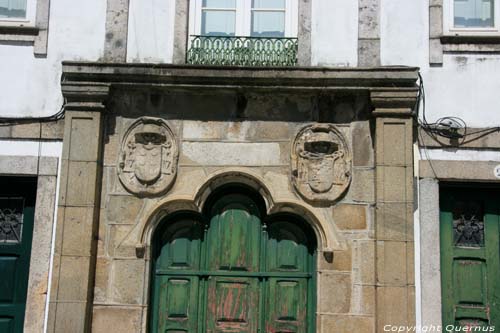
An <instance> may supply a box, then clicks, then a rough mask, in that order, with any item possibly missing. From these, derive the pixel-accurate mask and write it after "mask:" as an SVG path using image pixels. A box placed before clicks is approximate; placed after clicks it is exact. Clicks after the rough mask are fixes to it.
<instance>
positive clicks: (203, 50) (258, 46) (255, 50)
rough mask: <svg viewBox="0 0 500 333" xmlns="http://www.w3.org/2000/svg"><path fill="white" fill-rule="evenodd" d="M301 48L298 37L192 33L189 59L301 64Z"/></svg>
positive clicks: (257, 64)
mask: <svg viewBox="0 0 500 333" xmlns="http://www.w3.org/2000/svg"><path fill="white" fill-rule="evenodd" d="M297 50H298V39H297V38H286V37H229V36H223V37H218V36H191V38H190V43H189V48H188V52H187V63H188V64H194V65H211V66H250V67H266V66H275V67H277V66H279V67H291V66H296V65H297Z"/></svg>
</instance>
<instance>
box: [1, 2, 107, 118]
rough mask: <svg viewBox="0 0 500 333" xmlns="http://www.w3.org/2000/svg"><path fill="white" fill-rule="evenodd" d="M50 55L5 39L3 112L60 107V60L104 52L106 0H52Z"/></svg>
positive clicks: (42, 112)
mask: <svg viewBox="0 0 500 333" xmlns="http://www.w3.org/2000/svg"><path fill="white" fill-rule="evenodd" d="M49 20H50V21H49V22H50V23H49V42H48V55H47V57H46V58H35V56H34V54H33V46H30V45H23V44H21V43H13V42H10V43H9V42H0V87H1V89H0V91H1V92H0V96H1V102H0V117H40V116H49V115H52V114H54V113H56V112H58V111H59V110H60V109H61V106H62V104H63V101H62V97H61V86H60V80H61V72H62V71H61V62H62V61H63V60H88V61H96V60H99V58H101V57H102V55H103V48H104V37H105V22H106V1H103V0H85V1H78V0H51V4H50V19H49Z"/></svg>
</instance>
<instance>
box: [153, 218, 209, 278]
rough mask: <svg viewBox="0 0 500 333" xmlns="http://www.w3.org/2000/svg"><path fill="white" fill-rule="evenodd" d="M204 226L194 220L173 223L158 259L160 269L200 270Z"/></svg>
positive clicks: (167, 232) (164, 239)
mask: <svg viewBox="0 0 500 333" xmlns="http://www.w3.org/2000/svg"><path fill="white" fill-rule="evenodd" d="M202 232H203V231H202V226H201V225H200V224H199V223H198V222H196V221H192V220H182V221H178V222H176V223H174V224H172V225H171V226H170V227H169V228H167V230H166V231H165V233H164V236H163V241H162V242H164V243H165V246H163V247H162V248H161V252H160V255H159V257H158V260H157V261H156V267H155V269H156V270H157V271H158V270H160V271H161V270H173V271H177V270H179V271H183V270H198V269H199V268H200V246H201V239H202Z"/></svg>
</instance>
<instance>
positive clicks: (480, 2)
mask: <svg viewBox="0 0 500 333" xmlns="http://www.w3.org/2000/svg"><path fill="white" fill-rule="evenodd" d="M453 10H454V26H455V27H456V28H487V27H493V26H494V22H493V0H454V6H453Z"/></svg>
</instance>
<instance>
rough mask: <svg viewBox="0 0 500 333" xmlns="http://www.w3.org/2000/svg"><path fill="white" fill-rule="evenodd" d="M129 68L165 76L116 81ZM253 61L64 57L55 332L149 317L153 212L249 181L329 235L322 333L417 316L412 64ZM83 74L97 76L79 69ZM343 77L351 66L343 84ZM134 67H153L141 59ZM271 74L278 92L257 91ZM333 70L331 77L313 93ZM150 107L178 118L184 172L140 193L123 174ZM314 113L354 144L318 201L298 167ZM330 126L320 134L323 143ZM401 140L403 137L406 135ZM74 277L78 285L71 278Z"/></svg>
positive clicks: (321, 255) (187, 205)
mask: <svg viewBox="0 0 500 333" xmlns="http://www.w3.org/2000/svg"><path fill="white" fill-rule="evenodd" d="M128 71H135V72H136V73H141V72H142V73H144V72H148V71H149V73H148V74H147V75H148V77H150V78H151V77H156V78H155V79H154V80H155V82H157V81H163V84H164V85H163V86H154V85H153V84H151V86H148V88H147V89H141V90H133V89H132V90H131V89H128V88H120V87H119V85H116V82H122V81H123V82H125V80H127V78H128V77H129V76H127V75H126V73H127V72H128ZM107 73H113V74H107ZM229 74H231V76H232V78H231V79H229V78H228V76H227V75H229ZM246 74H248V72H247V71H246V70H239V72H238V71H236V70H230V69H228V70H220V71H219V72H217V74H215V75H214V72H212V71H204V70H199V69H196V68H190V67H168V66H166V67H163V68H153V67H147V66H145V67H144V68H142V69H140V70H138V69H137V67H136V68H130V67H126V66H117V67H113V66H112V65H105V66H102V65H99V64H76V63H75V64H72V63H67V64H66V65H65V81H64V82H65V83H64V85H63V92H64V94H65V95H66V96H67V99H68V104H67V109H66V112H67V117H66V128H65V139H64V150H63V171H62V172H63V173H62V178H63V180H64V182H63V184H64V187H63V188H64V189H63V190H62V192H61V197H60V202H59V214H60V218H59V220H58V230H60V232H58V235H57V237H58V239H57V242H56V244H58V245H57V249H56V256H57V264H56V266H55V269H56V272H55V274H54V279H53V288H54V289H53V290H57V291H58V292H57V293H54V294H53V297H52V298H51V307H50V312H49V315H50V316H49V331H51V332H69V331H75V332H76V331H88V330H92V331H93V332H106V331H109V330H115V329H116V328H117V327H120V328H121V329H122V330H126V331H131V332H145V331H146V330H147V327H148V314H149V312H150V311H151V309H150V303H149V302H150V294H149V288H150V287H149V283H150V279H151V276H150V251H151V237H152V234H153V233H154V230H155V228H156V226H157V225H158V223H159V222H160V221H161V220H162V218H163V217H165V216H167V215H168V214H172V213H173V212H176V211H181V210H184V211H185V210H190V211H195V212H197V211H201V209H202V207H203V204H204V201H205V199H206V198H207V197H208V195H209V193H211V192H212V191H214V190H216V189H217V188H218V187H219V186H221V185H223V184H227V183H240V184H245V185H247V186H249V187H252V188H254V189H255V190H256V191H258V192H259V193H261V195H262V196H263V197H264V200H265V202H266V205H267V207H266V209H267V210H268V212H269V213H276V212H294V213H296V214H298V215H300V216H302V217H304V218H305V219H306V221H308V222H309V223H310V225H311V226H312V229H313V230H314V232H315V234H316V237H317V241H318V249H317V251H318V261H317V272H316V274H317V290H316V293H317V304H316V325H317V331H318V332H332V331H334V332H350V331H353V330H356V331H359V332H375V331H379V330H380V327H382V326H383V325H384V324H387V323H395V324H402V325H411V324H412V323H414V306H413V304H414V278H413V276H414V273H413V238H412V233H411V231H410V230H412V224H413V218H412V209H413V207H412V202H413V197H412V191H411V189H412V181H413V178H412V170H413V166H412V163H413V160H412V149H413V148H412V147H413V120H412V118H411V109H410V107H411V105H412V104H413V103H414V102H415V98H416V92H417V90H416V87H415V86H414V82H415V79H416V72H415V70H414V69H410V68H397V69H396V68H395V69H390V70H384V69H380V70H379V71H366V72H358V71H356V72H351V71H345V70H330V71H328V72H324V71H311V70H308V71H307V72H301V71H286V70H285V71H281V72H280V71H272V72H269V71H255V70H252V76H253V78H251V77H249V76H246ZM86 76H89V77H90V76H92V77H99V79H98V80H96V81H94V82H93V83H90V82H88V81H86V80H85V81H86V82H85V83H83V84H80V83H78V82H79V81H80V80H81V79H82V78H84V77H86ZM259 76H260V79H259V80H260V82H259V84H255V83H256V82H255V77H259ZM339 76H342V77H344V78H345V77H348V79H347V80H345V81H344V82H345V85H343V86H339V87H336V82H337V80H338V77H339ZM274 77H280V78H281V79H280V80H279V81H276V80H274V79H273V78H274ZM396 78H398V80H395V79H396ZM134 79H135V80H139V81H142V80H144V78H143V77H142V76H141V74H137V75H135V76H134ZM219 80H223V81H224V83H225V87H224V88H220V87H219V82H218V81H219ZM267 80H269V81H271V80H272V82H273V87H272V89H273V90H276V92H269V91H260V87H261V86H263V85H264V86H265V85H266V81H267ZM146 81H147V79H146ZM169 81H176V82H179V81H183V82H184V83H185V84H188V85H193V87H192V88H190V89H186V88H184V87H177V86H176V85H169V84H168V82H169ZM325 82H328V84H329V85H330V86H331V87H332V90H331V91H330V92H329V93H327V94H325V93H322V94H318V92H319V91H320V90H323V89H324V83H325ZM395 82H399V83H398V84H399V86H397V87H395V86H394V85H395ZM401 82H403V83H401ZM143 83H144V81H143ZM241 85H245V86H247V87H248V88H246V89H244V90H242V89H240V88H237V87H240V86H241ZM306 86H307V87H308V88H307V89H306V88H305V87H306ZM316 86H317V87H318V88H317V89H316V88H315V87H316ZM388 86H389V87H388ZM349 87H352V89H348V88H349ZM143 88H144V87H143ZM291 91H293V93H291ZM104 105H106V107H104ZM144 116H147V117H153V118H143V117H144ZM141 119H160V120H154V121H155V122H156V124H160V125H159V126H160V127H161V126H163V125H161V124H162V122H164V124H168V128H169V131H171V132H169V134H168V135H172V138H171V139H169V140H170V141H171V142H172V143H175V144H178V147H179V159H178V167H177V176H176V178H175V180H173V179H171V180H172V184H171V187H166V192H157V193H149V195H142V193H141V192H135V191H131V190H130V188H127V183H126V182H124V181H123V180H122V181H120V177H121V174H120V171H119V170H120V168H123V163H124V162H123V161H124V160H123V153H124V149H125V151H126V150H127V149H128V148H124V147H128V146H127V144H125V146H124V143H128V142H129V140H130V137H131V136H130V134H131V133H134V129H135V128H138V127H137V126H138V125H137V124H140V123H142V122H144V121H143V120H141ZM304 128H305V129H306V130H307V129H309V128H313V129H316V130H319V131H320V133H324V134H327V136H328V138H330V139H331V141H328V140H327V142H328V143H330V142H333V143H332V145H331V146H329V145H328V144H327V146H328V147H329V148H328V147H327V148H328V149H330V148H332V147H334V146H335V149H336V151H343V155H342V157H341V158H342V163H343V164H342V166H341V168H340V169H339V170H340V173H341V174H343V175H344V176H346V175H348V179H346V178H345V177H344V178H342V179H343V180H344V182H343V183H342V185H340V186H342V190H341V191H338V192H337V193H336V194H335V196H334V198H333V200H330V201H329V200H327V201H324V200H318V201H315V200H307V198H304V193H301V192H300V188H297V186H294V181H293V177H294V175H293V167H292V168H291V167H290V166H291V165H293V163H292V159H293V158H294V157H293V156H294V154H295V152H296V150H295V149H294V147H296V143H297V138H299V140H300V138H301V137H302V134H301V133H304ZM332 131H334V132H332ZM146 132H148V133H149V132H153V130H148V131H146ZM156 132H158V131H155V133H156ZM329 133H334V134H335V135H333V134H329ZM168 135H167V136H168ZM162 138H163V139H165V138H166V137H165V136H162ZM320 139H321V140H319V139H318V140H319V141H318V140H317V141H314V140H313V141H314V142H320V143H324V142H323V141H322V139H324V138H323V136H321V137H320ZM163 141H165V140H163ZM394 141H397V142H401V145H400V146H399V147H398V149H396V150H395V149H393V148H394V147H393V145H392V143H393V142H394ZM83 142H85V144H83ZM89 143H91V144H89ZM388 147H390V148H388ZM318 149H319V150H320V151H323V150H322V149H323V148H321V147H320V148H318ZM328 149H327V150H328ZM332 149H333V148H332ZM327 153H329V151H328V152H327ZM322 156H323V155H322ZM325 156H329V155H328V154H326V155H325ZM149 162H151V159H150V158H149V157H146V163H149ZM307 162H308V161H305V162H304V161H303V163H306V164H307ZM151 163H153V162H151ZM331 165H333V169H335V168H336V167H335V165H336V164H335V163H333V162H332V164H331ZM312 170H314V169H312ZM335 170H336V169H335ZM83 175H84V176H83ZM389 175H391V176H390V177H388V176H389ZM134 177H136V175H134ZM386 177H388V178H386ZM132 178H133V177H132ZM77 284H78V285H79V286H81V287H80V288H79V289H75V288H73V287H72V286H75V285H77ZM395 301H397V302H398V304H399V306H398V307H394V306H393V304H394V302H395Z"/></svg>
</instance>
